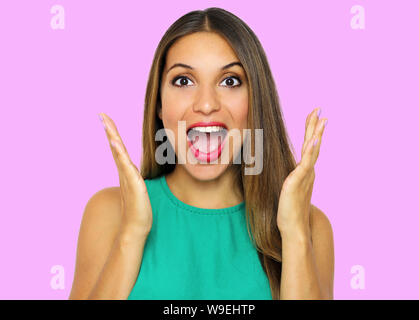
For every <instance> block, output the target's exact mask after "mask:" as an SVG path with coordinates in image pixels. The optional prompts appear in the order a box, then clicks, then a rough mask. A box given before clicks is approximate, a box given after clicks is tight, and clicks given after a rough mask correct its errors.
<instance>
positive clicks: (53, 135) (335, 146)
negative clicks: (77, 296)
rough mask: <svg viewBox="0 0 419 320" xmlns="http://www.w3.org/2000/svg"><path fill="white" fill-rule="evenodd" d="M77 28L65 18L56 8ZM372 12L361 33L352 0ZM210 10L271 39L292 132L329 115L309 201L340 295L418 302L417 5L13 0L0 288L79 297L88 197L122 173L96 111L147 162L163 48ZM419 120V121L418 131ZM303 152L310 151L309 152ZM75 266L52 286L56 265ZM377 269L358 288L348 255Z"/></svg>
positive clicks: (4, 96)
mask: <svg viewBox="0 0 419 320" xmlns="http://www.w3.org/2000/svg"><path fill="white" fill-rule="evenodd" d="M55 4H59V5H62V6H63V7H64V9H65V29H64V30H60V29H58V30H53V29H52V28H51V26H50V21H51V19H52V17H53V16H54V14H52V13H50V9H51V7H52V6H53V5H55ZM354 5H362V6H363V7H364V9H365V29H364V30H354V29H352V28H351V25H350V21H351V19H352V17H353V15H354V14H353V13H351V11H350V10H351V7H352V6H354ZM211 6H218V7H222V8H224V9H226V10H229V11H231V12H232V13H234V14H236V15H237V16H239V17H240V18H241V19H243V20H244V21H245V22H246V23H247V24H248V25H249V26H250V27H251V28H252V29H253V30H254V32H255V33H256V35H257V36H258V37H259V39H260V41H261V43H262V45H263V46H264V48H265V50H266V53H267V56H268V59H269V62H270V65H271V68H272V72H273V74H274V77H275V81H276V84H277V87H278V93H279V96H280V102H281V106H282V109H283V112H284V116H285V121H286V125H287V128H288V130H289V134H290V137H291V140H292V143H293V145H294V147H295V150H296V152H297V154H298V155H299V154H300V151H301V146H302V143H303V135H304V124H305V118H306V116H307V114H308V113H309V112H310V111H311V110H313V109H314V108H315V107H319V106H320V107H322V116H323V117H327V118H328V119H329V123H328V126H327V128H326V131H325V134H324V139H323V142H322V146H321V152H320V156H319V159H318V162H317V164H316V181H315V186H314V192H313V197H312V203H314V204H315V205H316V206H318V207H319V208H320V209H322V210H323V211H324V212H325V213H326V215H327V216H328V217H329V220H330V221H331V223H332V226H333V230H334V237H335V261H336V263H335V299H418V298H419V294H418V289H417V288H418V286H419V276H418V270H419V259H418V257H417V254H416V253H417V243H418V241H419V232H418V221H419V219H418V214H419V212H418V209H417V208H418V203H417V200H418V196H417V181H418V178H419V177H418V169H417V164H418V163H419V159H418V154H419V153H418V152H417V151H416V148H417V145H418V143H417V137H418V135H417V128H418V124H417V121H418V120H417V119H418V116H419V111H418V110H419V98H418V91H419V90H418V89H419V86H418V84H419V79H418V74H419V63H418V57H419V52H418V51H419V45H418V38H417V37H418V31H419V19H418V18H417V16H418V13H419V2H417V1H413V0H412V1H407V0H405V1H366V0H365V1H359V0H344V1H334V0H328V1H257V5H255V2H254V1H246V2H243V1H196V0H193V1H147V2H145V1H123V2H121V1H68V0H67V1H64V0H55V1H11V0H9V1H1V2H0V106H1V125H0V136H1V140H2V141H1V149H2V151H1V155H2V156H1V160H0V161H1V166H0V170H1V191H2V192H1V201H0V212H1V224H0V243H1V264H0V298H1V299H67V298H68V295H69V293H70V290H71V285H72V281H73V274H74V267H75V257H76V247H77V239H78V231H79V227H80V222H81V218H82V215H83V210H84V207H85V205H86V202H87V201H88V199H89V198H90V197H91V196H92V195H93V194H94V193H95V192H97V191H98V190H100V189H102V188H105V187H110V186H117V185H118V183H119V180H118V175H117V170H116V166H115V163H114V160H113V158H112V155H111V151H110V150H109V146H108V142H107V140H106V135H105V132H104V130H103V127H102V125H101V123H100V122H99V120H98V116H97V114H98V113H99V112H105V113H107V114H108V115H110V116H111V117H112V118H113V119H114V121H115V122H116V124H117V126H118V128H119V131H120V133H121V135H122V138H123V140H124V142H125V144H126V146H127V148H128V150H129V152H130V155H131V158H132V160H133V161H134V163H136V164H138V163H139V160H140V155H141V128H142V113H143V101H144V94H145V88H146V81H147V77H148V72H149V70H150V66H151V62H152V58H153V55H154V51H155V49H156V46H157V44H158V42H159V40H160V39H161V37H162V35H163V33H164V32H165V31H166V29H167V28H168V27H169V26H170V25H171V24H172V23H173V22H174V21H175V20H176V19H177V18H179V17H180V16H181V15H183V14H185V13H187V12H189V11H192V10H196V9H205V8H207V7H211ZM415 128H416V129H415ZM298 160H299V159H298ZM54 265H61V266H63V268H64V270H65V288H64V289H63V290H60V289H57V290H54V289H52V287H51V285H50V281H51V278H52V277H53V276H54V274H52V273H51V267H52V266H54ZM354 265H362V266H363V267H364V269H365V289H363V290H362V289H358V290H357V289H352V288H351V278H352V277H353V276H354V274H352V273H351V267H352V266H354Z"/></svg>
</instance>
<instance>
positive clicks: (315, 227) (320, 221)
mask: <svg viewBox="0 0 419 320" xmlns="http://www.w3.org/2000/svg"><path fill="white" fill-rule="evenodd" d="M310 224H311V230H312V232H313V231H317V232H322V231H327V232H332V224H331V223H330V220H329V218H328V217H327V215H326V214H325V213H324V212H323V211H322V210H320V209H319V208H318V207H316V206H315V205H313V204H312V205H311V212H310Z"/></svg>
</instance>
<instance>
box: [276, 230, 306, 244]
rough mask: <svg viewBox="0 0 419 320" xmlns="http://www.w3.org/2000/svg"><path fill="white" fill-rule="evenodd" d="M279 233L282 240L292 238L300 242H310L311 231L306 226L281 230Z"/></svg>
mask: <svg viewBox="0 0 419 320" xmlns="http://www.w3.org/2000/svg"><path fill="white" fill-rule="evenodd" d="M280 233H281V238H282V239H283V240H284V241H288V240H292V241H297V242H300V243H311V231H310V230H309V229H308V228H295V229H289V230H281V231H280Z"/></svg>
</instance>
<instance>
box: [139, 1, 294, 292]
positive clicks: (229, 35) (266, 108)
mask: <svg viewBox="0 0 419 320" xmlns="http://www.w3.org/2000/svg"><path fill="white" fill-rule="evenodd" d="M200 31H206V32H214V33H217V34H219V35H221V36H222V37H223V38H224V39H225V40H226V41H227V42H228V43H229V44H230V46H231V47H232V48H233V50H234V51H235V53H236V55H237V57H238V58H239V60H240V62H241V63H242V65H243V68H244V70H245V72H246V75H247V78H248V80H249V113H248V120H247V124H248V128H249V129H251V132H252V138H253V139H252V141H251V143H252V144H251V146H252V152H253V149H254V134H253V132H255V131H254V130H255V129H262V128H263V170H262V172H261V173H260V174H257V175H245V174H244V168H245V163H244V161H241V164H240V165H236V168H238V169H239V170H237V171H236V172H237V178H238V179H237V181H239V184H240V185H241V186H240V187H241V188H240V189H241V190H242V192H243V198H244V201H245V205H246V221H247V228H248V232H249V235H250V237H251V239H252V241H253V243H254V245H255V247H256V249H257V251H258V256H259V260H260V262H261V264H262V267H263V270H264V271H265V272H266V275H267V277H268V279H269V283H270V288H271V293H272V298H273V299H274V300H279V291H280V284H281V269H282V241H281V234H280V232H279V230H278V227H277V223H276V217H277V209H278V201H279V195H280V192H281V188H282V185H283V183H284V180H285V178H286V177H287V176H288V174H289V173H290V172H291V171H292V170H294V169H295V167H296V162H295V157H294V154H295V152H294V150H293V149H292V145H291V143H290V142H289V141H290V140H289V137H288V134H287V132H286V128H285V125H284V122H283V117H282V113H281V109H280V104H279V98H278V94H277V90H276V85H275V82H274V79H273V77H272V73H271V70H270V67H269V64H268V60H267V58H266V55H265V52H264V50H263V48H262V45H261V44H260V42H259V40H258V38H257V37H256V35H255V34H254V33H253V31H252V30H251V29H250V28H249V26H247V24H246V23H245V22H243V21H242V20H241V19H240V18H238V17H237V16H235V15H233V14H232V13H230V12H228V11H226V10H224V9H220V8H215V7H212V8H208V9H206V10H196V11H192V12H189V13H187V14H185V15H184V16H182V17H180V18H179V19H178V20H177V21H175V22H174V23H173V24H172V25H171V26H170V27H169V29H168V30H167V31H166V33H165V34H164V35H163V37H162V39H161V41H160V43H159V45H158V47H157V49H156V52H155V55H154V59H153V64H152V66H151V70H150V74H149V78H148V83H147V90H146V96H145V106H144V122H143V155H142V160H141V174H142V176H143V178H144V179H152V178H155V177H157V176H160V175H162V174H166V173H169V172H171V171H172V170H174V167H175V164H164V165H160V164H158V163H157V162H156V160H155V152H156V149H157V147H158V145H159V144H160V143H162V142H160V143H159V142H156V141H155V134H156V131H157V130H159V129H162V128H163V123H162V121H161V120H160V118H159V117H158V110H159V109H160V108H161V99H160V81H161V77H162V71H163V69H164V64H165V60H166V54H167V51H168V49H169V48H170V46H171V45H172V44H173V43H174V42H175V41H176V40H178V39H179V38H180V37H182V36H185V35H188V34H192V33H195V32H200Z"/></svg>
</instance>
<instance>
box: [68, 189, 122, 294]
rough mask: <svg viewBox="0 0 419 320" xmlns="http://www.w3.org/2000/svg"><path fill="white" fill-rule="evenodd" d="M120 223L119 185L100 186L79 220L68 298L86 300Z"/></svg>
mask: <svg viewBox="0 0 419 320" xmlns="http://www.w3.org/2000/svg"><path fill="white" fill-rule="evenodd" d="M120 222H121V209H120V195H119V187H109V188H104V189H101V190H99V191H97V192H96V193H94V194H93V195H92V196H91V197H90V199H89V200H88V202H87V204H86V206H85V208H84V213H83V217H82V219H81V223H80V230H79V236H78V241H77V254H76V267H75V271H74V280H73V286H72V290H71V293H70V296H69V299H85V298H86V297H87V296H88V295H89V293H90V291H91V289H92V288H93V285H94V284H95V283H96V280H97V278H98V276H99V274H100V271H101V270H102V267H103V265H104V264H105V262H106V259H107V256H108V254H109V253H110V250H111V248H112V245H113V243H114V240H115V238H116V236H117V233H118V230H119V226H120Z"/></svg>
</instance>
